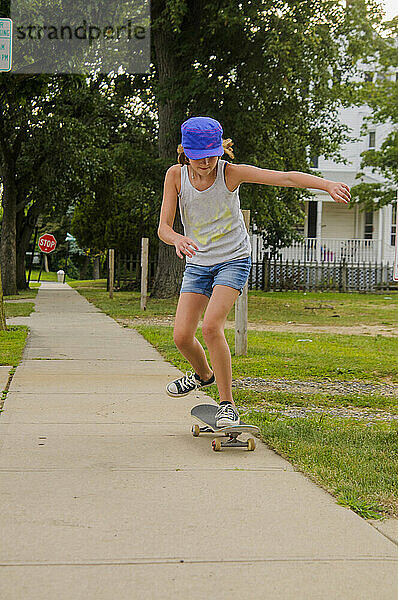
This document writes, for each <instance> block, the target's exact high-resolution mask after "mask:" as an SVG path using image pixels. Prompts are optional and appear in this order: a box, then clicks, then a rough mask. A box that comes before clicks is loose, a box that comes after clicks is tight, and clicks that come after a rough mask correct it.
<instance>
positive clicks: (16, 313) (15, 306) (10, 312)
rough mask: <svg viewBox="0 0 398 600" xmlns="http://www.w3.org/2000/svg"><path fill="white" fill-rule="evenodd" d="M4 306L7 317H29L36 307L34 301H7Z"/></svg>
mask: <svg viewBox="0 0 398 600" xmlns="http://www.w3.org/2000/svg"><path fill="white" fill-rule="evenodd" d="M4 306H5V311H6V317H29V315H30V313H31V312H33V311H34V309H35V305H34V303H33V302H18V303H17V302H15V303H14V302H12V303H11V302H5V303H4Z"/></svg>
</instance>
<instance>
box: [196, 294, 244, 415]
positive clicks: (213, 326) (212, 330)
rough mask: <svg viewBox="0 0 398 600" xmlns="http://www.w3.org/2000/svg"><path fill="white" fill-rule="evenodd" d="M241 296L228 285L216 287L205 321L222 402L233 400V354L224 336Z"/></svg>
mask: <svg viewBox="0 0 398 600" xmlns="http://www.w3.org/2000/svg"><path fill="white" fill-rule="evenodd" d="M238 296H239V290H235V289H234V288H231V287H228V286H226V285H215V286H214V289H213V294H212V296H211V298H210V301H209V303H208V306H207V309H206V312H205V316H204V319H203V327H202V331H203V337H204V339H205V341H206V345H207V348H208V350H209V354H210V359H211V364H212V367H213V370H214V374H215V376H216V383H217V387H218V392H219V394H220V402H223V401H225V400H226V401H228V402H231V403H232V404H233V405H235V402H234V400H233V398H232V366H231V352H230V350H229V346H228V344H227V340H226V339H225V335H224V325H225V321H226V319H227V316H228V313H229V311H230V310H231V308H232V307H233V305H234V303H235V300H236V299H237V297H238Z"/></svg>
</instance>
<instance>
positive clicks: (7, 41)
mask: <svg viewBox="0 0 398 600" xmlns="http://www.w3.org/2000/svg"><path fill="white" fill-rule="evenodd" d="M11 64H12V21H11V19H2V18H0V71H11Z"/></svg>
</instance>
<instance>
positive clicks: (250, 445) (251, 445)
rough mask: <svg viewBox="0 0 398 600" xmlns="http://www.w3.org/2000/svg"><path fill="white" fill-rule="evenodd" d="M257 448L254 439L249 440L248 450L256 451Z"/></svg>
mask: <svg viewBox="0 0 398 600" xmlns="http://www.w3.org/2000/svg"><path fill="white" fill-rule="evenodd" d="M255 447H256V444H255V443H254V439H253V438H249V439H248V440H247V449H248V450H254V448H255Z"/></svg>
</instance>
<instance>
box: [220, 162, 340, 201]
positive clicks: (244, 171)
mask: <svg viewBox="0 0 398 600" xmlns="http://www.w3.org/2000/svg"><path fill="white" fill-rule="evenodd" d="M228 171H229V174H228V175H229V177H228V178H229V180H230V181H231V185H232V189H235V188H237V187H238V185H240V184H241V183H261V184H263V185H278V186H281V187H297V188H312V189H316V190H324V191H325V192H328V194H330V196H331V197H332V198H333V200H335V201H336V202H344V203H345V204H347V203H348V202H349V201H350V199H351V195H350V188H349V187H348V185H347V184H345V183H342V182H336V181H329V180H328V179H323V178H322V177H317V176H316V175H310V174H309V173H301V172H300V171H270V170H268V169H260V168H259V167H253V166H251V165H233V164H229V165H228Z"/></svg>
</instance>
